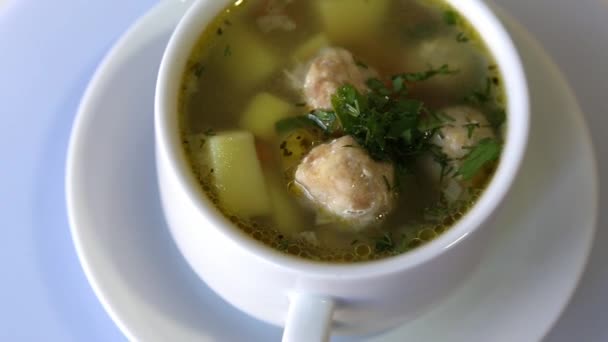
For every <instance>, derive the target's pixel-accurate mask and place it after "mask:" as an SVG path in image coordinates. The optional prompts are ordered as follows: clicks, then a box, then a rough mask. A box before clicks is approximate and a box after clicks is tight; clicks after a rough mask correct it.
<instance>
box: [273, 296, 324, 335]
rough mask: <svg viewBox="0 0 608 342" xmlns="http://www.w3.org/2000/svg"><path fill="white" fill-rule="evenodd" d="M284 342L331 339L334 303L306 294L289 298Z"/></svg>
mask: <svg viewBox="0 0 608 342" xmlns="http://www.w3.org/2000/svg"><path fill="white" fill-rule="evenodd" d="M289 301H290V304H289V311H288V312H287V319H286V320H285V330H284V331H283V340H282V341H283V342H325V341H327V340H328V338H329V333H330V330H331V323H332V316H333V312H334V301H333V300H332V299H330V298H327V297H322V296H315V295H311V294H306V293H294V294H292V295H291V296H289Z"/></svg>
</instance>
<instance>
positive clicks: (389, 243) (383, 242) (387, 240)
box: [374, 233, 396, 253]
mask: <svg viewBox="0 0 608 342" xmlns="http://www.w3.org/2000/svg"><path fill="white" fill-rule="evenodd" d="M395 247H396V246H395V242H394V241H393V238H392V237H391V235H390V234H389V233H384V234H383V235H382V236H380V237H379V238H377V239H376V243H375V245H374V248H375V250H376V253H382V252H390V251H392V250H394V249H395Z"/></svg>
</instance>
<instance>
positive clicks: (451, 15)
mask: <svg viewBox="0 0 608 342" xmlns="http://www.w3.org/2000/svg"><path fill="white" fill-rule="evenodd" d="M459 18H460V16H459V15H458V13H456V12H455V11H453V10H447V11H445V12H443V21H444V22H445V23H446V24H448V25H450V26H454V25H456V24H458V19H459Z"/></svg>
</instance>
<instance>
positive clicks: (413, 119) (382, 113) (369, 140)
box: [277, 65, 456, 187]
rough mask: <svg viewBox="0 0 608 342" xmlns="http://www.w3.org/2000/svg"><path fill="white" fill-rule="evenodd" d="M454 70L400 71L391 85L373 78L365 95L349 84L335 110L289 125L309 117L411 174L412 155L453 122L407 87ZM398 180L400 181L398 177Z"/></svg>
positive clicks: (337, 98) (334, 99) (334, 102)
mask: <svg viewBox="0 0 608 342" xmlns="http://www.w3.org/2000/svg"><path fill="white" fill-rule="evenodd" d="M454 72H456V71H454V70H451V69H450V68H449V67H448V66H447V65H443V66H441V67H439V68H437V69H429V70H427V71H424V72H415V73H402V74H398V75H395V76H393V77H392V78H391V81H390V82H389V83H385V82H383V81H381V80H379V79H375V78H373V79H370V80H368V82H367V84H368V86H369V88H370V90H371V91H370V92H369V93H367V94H361V93H360V92H359V91H358V90H357V89H356V88H355V87H353V86H352V85H348V84H347V85H344V86H342V87H340V88H339V89H338V91H337V92H336V93H335V94H334V95H333V96H332V106H333V110H314V111H312V112H310V113H308V114H307V115H305V116H300V119H299V120H302V121H293V120H292V121H291V123H290V124H289V125H293V124H296V123H297V124H298V125H300V124H308V123H306V120H309V121H310V122H313V123H314V124H315V125H317V126H318V127H320V128H321V129H322V130H323V131H324V132H325V133H326V134H328V135H329V136H342V135H351V136H352V137H353V138H354V139H355V140H356V141H357V142H358V143H359V145H361V146H362V147H363V148H365V149H366V150H367V152H368V153H369V154H370V156H371V157H372V158H374V159H375V160H382V161H391V162H394V163H395V166H396V167H397V170H398V172H408V170H409V169H410V168H411V163H412V162H413V161H414V159H415V158H416V157H417V156H419V155H420V154H422V153H424V152H426V151H428V150H429V149H431V148H432V146H433V145H432V144H431V142H430V138H431V137H432V136H433V134H434V133H435V132H437V131H438V130H439V128H440V127H442V126H443V125H444V124H445V122H446V121H449V119H451V120H453V119H452V118H446V117H445V116H444V115H442V114H441V113H437V112H434V111H432V110H430V109H428V108H427V107H426V106H425V105H424V103H423V102H421V101H418V100H414V99H412V98H409V97H408V85H409V84H410V83H412V82H421V81H425V80H428V79H429V78H431V77H434V76H437V75H450V74H452V73H454ZM387 84H388V85H387ZM279 124H280V125H279ZM279 124H277V129H278V130H280V129H281V128H282V127H286V126H288V125H287V123H286V122H285V121H283V120H282V121H280V122H279ZM280 126H281V127H280ZM395 183H396V185H398V183H399V175H397V177H396V181H395ZM389 187H390V184H389Z"/></svg>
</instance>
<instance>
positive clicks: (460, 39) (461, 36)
mask: <svg viewBox="0 0 608 342" xmlns="http://www.w3.org/2000/svg"><path fill="white" fill-rule="evenodd" d="M469 40H470V39H469V37H467V36H466V34H465V33H464V32H459V33H458V34H457V35H456V41H457V42H459V43H466V42H468V41H469Z"/></svg>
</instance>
